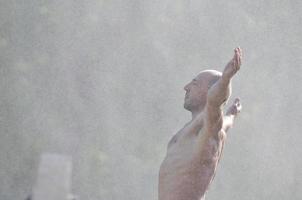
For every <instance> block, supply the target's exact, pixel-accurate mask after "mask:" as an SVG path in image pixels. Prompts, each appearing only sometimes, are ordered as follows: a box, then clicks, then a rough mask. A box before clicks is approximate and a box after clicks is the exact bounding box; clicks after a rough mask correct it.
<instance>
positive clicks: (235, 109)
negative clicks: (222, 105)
mask: <svg viewBox="0 0 302 200" xmlns="http://www.w3.org/2000/svg"><path fill="white" fill-rule="evenodd" d="M241 109H242V106H241V103H240V99H239V98H236V99H235V100H234V102H233V104H232V105H231V106H230V107H229V108H228V109H227V111H226V115H228V116H230V115H233V116H236V115H237V114H238V113H240V111H241Z"/></svg>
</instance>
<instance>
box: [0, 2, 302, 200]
mask: <svg viewBox="0 0 302 200" xmlns="http://www.w3.org/2000/svg"><path fill="white" fill-rule="evenodd" d="M301 6H302V3H301V1H298V0H296V1H280V0H279V1H276V0H275V1H272V0H271V1H263V0H262V1H260V0H254V1H252V0H249V1H242V0H241V1H239V0H236V1H235V0H233V1H223V2H213V1H211V0H186V1H185V0H160V1H159V0H154V1H139V0H94V1H92V0H90V1H80V0H64V1H58V0H57V1H51V0H30V1H29V0H27V1H24V0H23V1H22V0H9V1H8V0H0V59H1V60H0V75H1V76H0V132H1V139H0V199H1V200H23V199H24V198H25V197H26V196H27V195H28V194H29V193H31V190H32V186H33V185H34V183H35V181H36V175H37V169H38V163H39V159H40V155H41V153H44V152H52V153H59V154H67V155H71V156H72V157H73V165H74V166H73V181H72V185H73V192H74V193H75V194H77V195H79V196H80V197H81V199H83V200H101V199H108V200H116V199H126V200H141V199H144V200H155V199H157V181H158V179H157V178H158V170H159V165H160V163H161V161H162V160H163V158H164V156H165V153H166V145H167V143H168V141H169V139H170V137H171V136H172V135H173V134H174V133H175V132H176V131H177V130H178V129H180V128H181V127H182V126H183V125H184V124H185V123H186V122H187V121H189V120H190V117H191V116H190V113H189V112H187V111H185V110H184V109H183V99H184V90H183V86H184V85H185V84H186V83H188V82H189V81H190V80H191V79H192V78H193V77H194V76H195V75H196V74H197V73H198V72H199V71H201V70H204V69H208V68H213V69H217V70H222V69H223V67H224V65H225V64H226V63H227V62H228V61H229V59H230V58H231V57H232V55H233V49H234V48H235V47H236V46H238V45H240V46H241V47H242V49H243V50H244V61H243V66H242V69H241V70H240V73H239V74H238V76H236V78H235V80H234V81H233V96H232V99H234V97H236V96H239V97H240V98H241V100H242V104H243V112H242V113H241V115H240V118H238V120H237V123H236V125H235V127H234V128H233V129H232V130H231V131H230V133H229V137H228V140H227V144H226V146H225V151H224V155H223V158H222V160H221V163H220V165H219V168H218V172H217V175H216V177H215V180H214V182H213V184H212V185H211V188H210V190H209V192H208V194H207V197H208V198H207V199H209V200H221V199H224V200H234V199H236V200H247V199H249V200H254V199H262V200H266V199H274V200H279V199H280V200H284V199H293V200H295V199H302V192H301V190H300V188H301V187H302V184H301V178H302V173H301V167H302V166H301V165H302V160H301V154H302V149H301V143H302V139H301V136H300V135H301V123H300V120H301V118H302V111H301V103H302V96H301V84H302V80H301V72H302V68H301V64H302V57H301V55H300V54H301V53H300V52H301V51H302V39H301V35H302V28H301V23H300V22H301V21H302V19H301V18H302V13H301Z"/></svg>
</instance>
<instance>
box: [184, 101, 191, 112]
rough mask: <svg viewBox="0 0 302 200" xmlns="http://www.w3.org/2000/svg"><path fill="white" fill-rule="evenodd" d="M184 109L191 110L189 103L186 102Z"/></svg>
mask: <svg viewBox="0 0 302 200" xmlns="http://www.w3.org/2000/svg"><path fill="white" fill-rule="evenodd" d="M184 109H186V110H188V111H191V109H190V106H188V105H187V104H185V103H184Z"/></svg>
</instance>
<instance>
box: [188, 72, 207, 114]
mask: <svg viewBox="0 0 302 200" xmlns="http://www.w3.org/2000/svg"><path fill="white" fill-rule="evenodd" d="M184 90H185V91H186V95H185V102H184V108H185V109H187V110H189V111H193V110H198V109H200V108H202V107H204V105H205V104H206V99H207V92H208V83H207V77H205V75H203V74H199V75H198V76H197V77H195V78H194V79H193V80H192V81H191V82H190V83H188V84H187V85H186V86H185V87H184Z"/></svg>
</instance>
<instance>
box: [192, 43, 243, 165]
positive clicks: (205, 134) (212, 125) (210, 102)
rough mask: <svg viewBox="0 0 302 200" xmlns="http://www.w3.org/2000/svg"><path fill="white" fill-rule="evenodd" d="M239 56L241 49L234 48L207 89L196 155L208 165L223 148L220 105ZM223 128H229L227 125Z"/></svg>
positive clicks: (228, 87) (214, 161)
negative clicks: (233, 52) (221, 72)
mask: <svg viewBox="0 0 302 200" xmlns="http://www.w3.org/2000/svg"><path fill="white" fill-rule="evenodd" d="M241 56H242V52H241V49H240V48H236V49H235V55H234V57H233V58H232V60H231V61H230V62H229V63H228V64H227V65H226V67H225V69H224V71H223V74H222V76H221V77H220V78H219V79H218V81H217V82H216V83H215V84H214V85H213V86H212V87H211V88H210V89H209V91H208V95H207V103H206V106H205V110H204V116H203V119H204V120H203V122H204V123H203V129H202V133H201V134H199V135H198V137H199V139H198V140H199V142H198V148H197V150H198V154H197V155H199V157H200V158H202V159H203V161H202V162H205V163H208V164H210V165H212V164H215V163H217V162H218V158H219V157H220V154H221V151H222V148H223V143H224V138H225V131H226V130H224V127H223V123H224V122H223V121H224V116H223V112H222V106H223V104H224V102H225V101H226V100H227V98H228V96H229V92H230V82H231V79H232V77H233V76H234V75H235V74H236V72H238V70H239V69H240V65H241ZM230 119H231V118H230ZM230 125H231V124H230ZM225 128H229V126H227V127H225Z"/></svg>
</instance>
